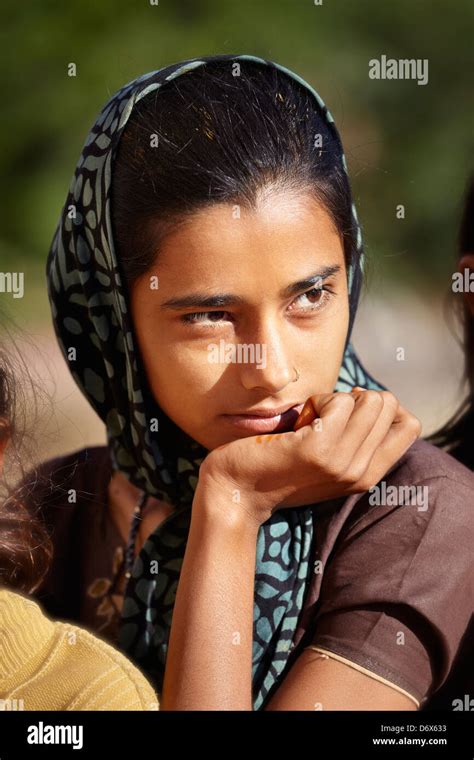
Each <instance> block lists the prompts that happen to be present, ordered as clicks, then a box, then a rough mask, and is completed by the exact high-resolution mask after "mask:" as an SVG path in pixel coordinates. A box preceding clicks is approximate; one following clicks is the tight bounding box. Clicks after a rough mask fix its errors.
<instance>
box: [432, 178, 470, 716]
mask: <svg viewBox="0 0 474 760" xmlns="http://www.w3.org/2000/svg"><path fill="white" fill-rule="evenodd" d="M457 268H458V272H459V274H461V276H462V283H463V287H462V289H461V290H459V289H458V288H457V287H456V289H454V287H453V290H454V292H455V296H454V298H455V300H454V309H455V311H456V313H457V314H458V316H459V319H460V322H461V324H462V328H463V347H464V378H465V380H466V381H467V395H466V397H465V399H464V400H463V402H462V403H461V405H460V407H459V409H458V410H457V411H456V412H455V414H454V415H453V417H452V418H451V419H450V420H449V421H448V422H447V423H446V424H445V425H444V426H443V427H442V428H441V429H440V430H439V431H438V432H436V433H434V434H433V435H431V436H430V437H429V438H428V440H429V441H430V442H431V443H434V444H435V445H437V446H441V447H443V448H445V449H446V450H447V451H449V453H450V454H451V455H452V456H453V457H455V458H456V459H457V460H458V461H459V462H462V464H464V465H466V467H469V469H471V470H474V177H472V176H471V178H470V179H469V182H468V184H467V188H466V192H465V197H464V204H463V212H462V219H461V225H460V229H459V236H458V263H457ZM454 279H455V278H453V281H454ZM466 283H467V284H468V287H467V288H466V287H465V285H466ZM470 507H471V509H473V510H474V504H471V505H470ZM452 696H454V699H453V698H451V697H452ZM473 698H474V610H472V611H471V618H470V621H469V625H468V626H467V628H466V632H465V634H464V636H463V639H462V642H461V645H460V647H459V650H458V653H457V656H456V660H455V663H454V665H453V668H452V671H451V674H450V677H449V678H448V679H447V681H446V682H445V683H444V685H443V687H442V688H441V689H440V690H439V692H438V693H437V695H436V697H435V698H434V699H433V700H432V701H431V709H433V710H435V709H438V708H439V707H442V706H443V705H445V704H446V703H450V704H452V703H453V702H454V707H456V709H460V710H462V709H466V703H467V704H468V705H469V708H470V709H472V708H471V706H470V700H471V699H473Z"/></svg>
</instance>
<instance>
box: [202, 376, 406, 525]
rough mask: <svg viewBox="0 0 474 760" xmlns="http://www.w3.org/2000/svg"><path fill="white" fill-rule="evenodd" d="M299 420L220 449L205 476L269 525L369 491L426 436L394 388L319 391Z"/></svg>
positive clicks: (205, 465)
mask: <svg viewBox="0 0 474 760" xmlns="http://www.w3.org/2000/svg"><path fill="white" fill-rule="evenodd" d="M298 423H301V424H302V425H303V426H302V427H299V429H296V430H294V431H291V432H288V433H275V434H270V435H259V436H252V437H247V438H241V439H239V440H237V441H232V442H231V443H226V444H224V445H223V446H218V447H217V448H216V449H214V450H213V451H211V452H210V454H209V455H208V456H207V457H206V459H205V460H204V462H203V463H202V465H201V470H200V478H199V480H200V481H201V478H202V479H203V481H205V482H207V483H209V482H212V483H214V484H217V485H218V487H219V488H220V490H221V492H225V493H228V494H229V499H230V500H232V502H234V503H240V504H241V505H242V508H243V509H245V510H247V511H248V512H249V513H250V516H251V517H252V518H254V519H256V520H257V522H258V524H262V523H263V522H265V521H266V520H268V518H269V517H270V516H271V514H272V513H273V511H274V510H275V509H280V508H283V507H295V506H303V505H305V504H312V503H315V502H319V501H325V500H328V499H332V498H336V497H340V496H345V495H349V494H354V493H363V492H364V491H368V490H369V489H370V488H372V487H373V486H374V485H376V483H378V482H379V480H381V478H383V476H384V475H385V473H386V472H387V471H388V470H390V469H391V467H392V466H393V465H394V464H395V463H396V462H397V461H398V460H399V459H400V457H401V456H402V455H403V454H404V453H405V451H406V450H407V449H408V448H409V447H410V446H411V445H412V444H413V443H414V442H415V441H416V439H417V438H418V437H419V435H420V433H421V424H420V422H419V420H418V419H417V418H416V417H415V416H414V415H412V414H410V412H408V411H407V410H406V409H404V408H403V407H402V406H401V405H400V404H399V403H398V400H397V399H396V397H395V396H394V395H393V394H392V393H389V392H388V391H373V390H363V389H358V388H356V389H354V390H353V392H352V393H330V394H323V395H316V396H311V397H310V398H309V399H308V400H307V402H306V404H305V407H304V409H303V410H302V412H301V414H300V416H299V418H298V420H297V422H296V423H295V428H298ZM203 485H204V483H203Z"/></svg>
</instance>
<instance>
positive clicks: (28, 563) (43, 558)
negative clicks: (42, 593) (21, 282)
mask: <svg viewBox="0 0 474 760" xmlns="http://www.w3.org/2000/svg"><path fill="white" fill-rule="evenodd" d="M21 391H22V386H21V383H20V382H19V381H18V380H17V378H16V377H15V373H14V370H13V359H12V357H11V356H10V355H8V354H7V352H6V350H5V349H4V348H2V347H0V443H1V444H2V446H4V445H7V446H8V449H9V451H10V457H11V458H12V459H14V460H15V465H16V469H17V470H19V471H20V472H21V473H23V468H22V466H21V454H20V449H21V443H22V440H23V432H24V431H23V430H22V429H21V424H19V423H18V420H19V419H21V418H22V407H23V404H22V403H21V400H22V393H21ZM2 490H3V492H4V493H3V494H2V495H1V496H0V583H1V584H3V585H5V586H12V587H14V588H17V589H19V590H21V591H24V592H27V593H31V592H33V591H35V589H37V588H38V586H39V585H40V584H41V582H42V580H43V578H44V576H45V575H46V573H47V571H48V569H49V565H50V559H51V555H52V544H51V541H50V538H49V536H48V534H47V531H46V529H45V527H44V526H43V524H42V522H41V521H40V520H39V519H38V518H37V517H36V516H35V515H33V514H30V512H29V511H28V510H27V508H26V507H25V503H24V501H23V499H22V498H21V495H20V492H19V491H18V490H17V489H16V490H15V491H12V490H11V489H10V488H9V487H8V486H7V485H6V479H5V477H2Z"/></svg>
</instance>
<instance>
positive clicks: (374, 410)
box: [339, 390, 390, 463]
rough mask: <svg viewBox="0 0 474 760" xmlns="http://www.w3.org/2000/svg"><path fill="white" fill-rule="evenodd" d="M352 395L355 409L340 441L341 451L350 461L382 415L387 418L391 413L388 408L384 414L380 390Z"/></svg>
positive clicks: (382, 397) (383, 402) (383, 403)
mask: <svg viewBox="0 0 474 760" xmlns="http://www.w3.org/2000/svg"><path fill="white" fill-rule="evenodd" d="M351 395H352V396H353V397H354V410H353V412H352V414H351V417H350V419H349V421H348V423H347V426H346V429H345V431H344V435H343V436H342V438H341V441H340V443H339V451H340V452H341V455H342V456H343V457H345V458H346V460H347V461H348V463H350V462H352V460H353V458H354V456H355V455H356V454H357V453H358V452H359V451H360V449H361V447H362V445H363V444H364V442H365V441H366V440H367V438H368V436H369V435H370V434H371V433H372V431H373V429H374V427H375V425H376V423H377V422H378V420H379V418H380V416H381V415H382V417H383V419H385V416H387V415H388V414H389V413H390V412H389V409H388V408H387V409H386V410H385V416H384V406H385V400H384V396H383V395H382V393H380V392H379V391H373V390H367V391H364V392H363V393H353V394H351ZM387 407H388V401H387ZM385 432H386V431H385Z"/></svg>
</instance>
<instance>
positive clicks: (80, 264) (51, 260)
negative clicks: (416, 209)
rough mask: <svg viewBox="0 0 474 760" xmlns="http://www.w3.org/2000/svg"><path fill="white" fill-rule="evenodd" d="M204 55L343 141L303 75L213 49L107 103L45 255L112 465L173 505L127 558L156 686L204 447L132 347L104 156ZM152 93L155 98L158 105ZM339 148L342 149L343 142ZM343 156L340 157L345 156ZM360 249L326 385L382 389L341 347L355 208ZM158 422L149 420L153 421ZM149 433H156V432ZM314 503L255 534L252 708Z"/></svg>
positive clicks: (272, 669) (298, 581)
mask: <svg viewBox="0 0 474 760" xmlns="http://www.w3.org/2000/svg"><path fill="white" fill-rule="evenodd" d="M212 61H229V62H230V63H232V62H239V63H244V62H245V61H252V62H254V63H258V64H261V65H262V66H271V67H274V68H276V69H278V70H279V71H280V72H283V73H284V74H286V75H287V76H288V77H291V78H292V79H293V80H295V81H296V82H299V83H300V84H301V85H303V86H304V87H305V88H306V89H307V90H308V91H309V92H310V93H311V94H312V96H313V98H314V104H315V108H316V109H317V110H318V111H319V113H320V114H321V115H322V116H323V118H324V119H325V120H326V122H327V124H328V126H329V128H330V130H331V131H332V133H333V134H334V136H335V138H336V139H337V140H338V141H339V142H340V138H339V134H338V132H337V130H336V127H335V124H334V120H333V118H332V116H331V114H330V113H329V111H328V109H327V108H326V106H325V105H324V103H323V101H322V100H321V98H320V96H319V95H318V94H317V93H316V92H315V90H313V88H312V87H310V85H308V84H307V83H306V82H305V81H304V80H303V79H301V78H300V77H299V76H297V75H296V74H294V73H293V72H291V71H289V70H288V69H286V68H284V67H283V66H280V65H278V64H276V63H273V62H271V61H266V60H263V59H261V58H257V57H254V56H250V55H234V56H233V55H219V56H207V57H205V58H201V59H191V60H187V61H184V62H180V63H175V64H172V65H170V66H167V67H165V68H163V69H159V70H158V71H152V72H151V73H148V74H145V75H143V76H141V77H138V78H137V79H135V80H133V81H132V82H130V83H128V84H126V85H124V86H123V87H122V88H121V89H120V90H118V92H116V93H115V94H114V95H113V96H112V97H111V98H110V100H109V101H108V102H107V103H106V104H105V106H104V107H103V109H102V111H101V112H100V114H99V116H98V118H97V120H96V122H95V124H94V125H93V127H92V128H91V130H90V133H89V136H88V138H87V140H86V142H85V145H84V147H83V150H82V153H81V156H80V159H79V162H78V164H77V167H76V170H75V173H74V176H73V178H72V181H71V184H70V187H69V193H68V196H67V199H66V202H65V204H64V207H63V209H62V213H61V217H60V220H59V223H58V226H57V229H56V232H55V235H54V239H53V242H52V245H51V249H50V252H49V256H48V261H47V281H48V292H49V299H50V303H51V309H52V315H53V321H54V327H55V331H56V335H57V338H58V341H59V345H60V347H61V350H62V352H63V354H64V356H65V358H66V360H67V362H68V365H69V367H70V370H71V373H72V375H73V377H74V379H75V381H76V383H77V385H78V386H79V388H80V389H81V391H82V393H83V394H84V395H85V396H86V398H87V399H88V401H89V402H90V403H91V405H92V406H93V408H94V409H95V411H96V412H97V414H98V415H99V416H100V417H101V419H102V420H103V421H104V423H105V425H106V429H107V440H108V446H109V449H110V455H111V461H112V466H113V469H114V470H120V471H121V472H122V473H124V475H125V476H126V477H127V478H128V479H129V480H130V481H131V482H132V483H133V484H135V485H136V486H137V487H139V488H140V489H142V490H143V491H144V492H146V493H147V494H152V495H154V496H156V497H157V498H160V499H162V500H164V501H166V502H168V503H170V504H172V505H173V507H174V510H173V512H172V513H171V514H170V515H169V516H168V517H167V519H166V520H164V521H163V522H162V523H161V524H160V525H159V526H158V527H157V529H156V530H155V531H154V532H153V533H152V534H151V535H150V537H149V538H148V540H147V541H146V543H145V544H144V546H143V548H142V550H141V552H140V554H139V556H138V557H137V558H136V560H135V562H134V565H133V569H132V574H131V578H130V579H129V581H128V584H127V588H126V591H125V601H124V606H123V610H122V621H121V630H120V645H121V647H122V648H123V650H124V651H126V652H127V653H128V654H129V656H130V657H131V658H132V659H134V660H135V661H136V662H137V663H138V664H139V665H140V666H141V667H142V668H143V669H144V670H145V671H146V672H147V673H148V675H149V677H150V678H151V679H152V680H153V682H154V684H155V687H156V689H157V691H158V693H160V691H161V689H162V685H163V676H164V670H165V664H166V653H167V649H168V639H169V633H170V627H171V619H172V613H173V606H174V600H175V595H176V589H177V585H178V580H179V573H180V568H181V564H182V561H183V557H184V552H185V549H186V541H187V536H188V532H189V525H190V517H191V504H192V499H193V495H194V491H195V488H196V484H197V480H198V475H199V466H200V464H201V463H202V461H203V459H204V458H205V456H206V455H207V453H208V451H207V449H205V448H204V447H203V446H202V445H201V444H199V443H198V442H197V441H195V440H193V439H192V438H190V437H189V436H188V435H187V434H185V433H184V431H182V430H181V429H180V428H178V427H177V426H176V425H175V424H174V422H173V421H172V420H171V419H169V418H168V417H167V416H166V415H165V414H164V412H163V411H162V410H161V409H159V407H158V405H157V403H156V401H155V399H154V398H153V396H152V394H151V392H150V388H149V383H148V381H147V378H146V376H145V373H144V371H143V368H142V366H141V364H140V358H139V355H138V353H137V351H136V348H135V342H134V335H133V329H132V324H131V316H130V308H129V303H128V297H127V293H126V288H125V286H124V281H123V277H122V274H121V269H120V262H119V261H118V260H117V254H116V249H115V246H114V240H113V236H112V226H111V214H110V194H111V178H112V172H113V162H114V157H115V154H116V149H117V145H118V143H119V140H120V136H121V134H122V131H123V129H124V127H125V125H126V124H127V120H128V119H129V117H130V114H131V113H132V110H133V108H134V106H135V104H136V103H138V101H140V100H141V99H142V98H143V97H146V96H147V95H149V94H150V93H155V96H156V94H157V91H158V90H159V89H160V87H163V86H164V85H165V84H166V82H169V81H170V80H172V79H175V78H176V77H179V76H183V75H185V74H186V72H189V71H192V70H193V69H196V68H198V67H200V66H205V65H206V64H208V63H210V62H212ZM159 103H160V101H159V97H158V99H157V106H158V107H159ZM341 153H342V147H341ZM342 163H343V167H344V170H345V171H346V172H347V165H346V161H345V158H344V154H343V153H342ZM352 214H353V220H354V225H355V229H356V231H357V250H356V252H355V255H354V257H353V261H352V264H351V266H350V268H349V279H348V281H349V293H350V324H349V331H348V335H347V340H346V347H345V353H344V358H343V362H342V366H341V369H340V373H339V378H338V381H337V384H336V388H335V390H337V391H349V390H350V389H351V388H352V387H353V386H354V385H359V386H361V387H364V388H376V389H380V388H383V386H381V385H380V384H379V383H377V382H376V381H375V380H374V379H373V378H372V377H371V376H370V375H369V374H368V373H367V372H366V371H365V370H364V368H363V367H362V365H361V364H360V362H359V360H358V359H357V356H356V355H355V353H354V350H353V348H352V346H351V344H350V334H351V329H352V324H353V320H354V316H355V312H356V309H357V303H358V300H359V294H360V288H361V283H362V266H363V251H362V235H361V231H360V227H359V223H358V220H357V215H356V210H355V207H354V206H352ZM156 420H158V425H156ZM157 430H158V432H157ZM312 543H313V507H312V506H304V507H298V508H292V509H283V510H277V511H276V512H274V514H273V516H272V517H271V518H270V519H269V520H268V521H267V522H266V523H265V524H264V525H262V526H261V528H260V529H259V532H258V537H257V560H256V572H255V592H254V632H253V663H252V686H253V707H254V709H256V710H258V709H261V708H262V707H263V706H264V704H265V700H266V699H267V697H268V695H269V692H270V690H271V689H272V687H273V686H274V685H275V684H276V683H277V681H279V680H280V677H281V675H282V672H283V670H284V668H285V665H286V663H287V661H288V657H289V654H290V651H291V648H292V646H293V644H292V639H293V635H294V632H295V630H296V627H297V623H298V619H299V616H300V613H301V611H302V608H303V602H304V598H305V591H306V589H307V588H308V586H309V583H310V581H311V577H312V572H313V568H312V566H311V562H310V560H311V547H312Z"/></svg>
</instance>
